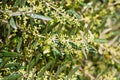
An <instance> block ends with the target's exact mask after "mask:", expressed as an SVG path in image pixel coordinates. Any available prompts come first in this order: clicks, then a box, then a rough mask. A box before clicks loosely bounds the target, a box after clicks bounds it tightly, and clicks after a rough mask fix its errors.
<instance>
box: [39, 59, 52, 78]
mask: <svg viewBox="0 0 120 80" xmlns="http://www.w3.org/2000/svg"><path fill="white" fill-rule="evenodd" d="M52 64H53V61H50V62H49V63H48V64H46V65H45V66H44V67H43V68H42V69H41V71H40V72H39V73H38V76H39V77H41V76H43V74H44V72H45V71H47V69H49V68H50V67H51V65H52Z"/></svg>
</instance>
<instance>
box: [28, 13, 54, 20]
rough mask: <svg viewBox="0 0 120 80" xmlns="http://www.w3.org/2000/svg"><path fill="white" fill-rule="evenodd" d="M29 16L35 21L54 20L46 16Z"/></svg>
mask: <svg viewBox="0 0 120 80" xmlns="http://www.w3.org/2000/svg"><path fill="white" fill-rule="evenodd" d="M27 16H30V17H32V18H35V19H42V20H52V18H50V17H46V16H43V15H39V14H27Z"/></svg>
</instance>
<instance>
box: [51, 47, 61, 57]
mask: <svg viewBox="0 0 120 80" xmlns="http://www.w3.org/2000/svg"><path fill="white" fill-rule="evenodd" d="M52 48H53V49H52V51H53V53H54V55H55V56H58V55H59V56H62V54H61V52H60V51H59V50H58V49H57V48H56V47H54V46H52Z"/></svg>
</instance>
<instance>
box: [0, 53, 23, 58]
mask: <svg viewBox="0 0 120 80" xmlns="http://www.w3.org/2000/svg"><path fill="white" fill-rule="evenodd" d="M0 57H22V55H21V54H18V53H16V52H3V53H0Z"/></svg>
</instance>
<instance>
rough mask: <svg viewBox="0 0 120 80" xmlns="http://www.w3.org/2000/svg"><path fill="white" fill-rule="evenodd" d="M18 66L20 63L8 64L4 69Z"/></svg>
mask: <svg viewBox="0 0 120 80" xmlns="http://www.w3.org/2000/svg"><path fill="white" fill-rule="evenodd" d="M18 66H19V64H18V63H8V64H6V65H5V66H4V67H5V68H11V67H18Z"/></svg>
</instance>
